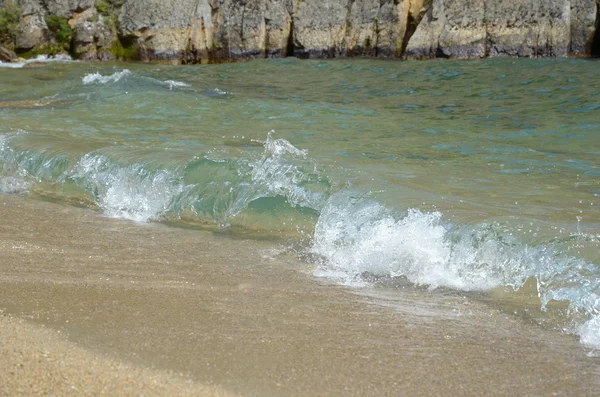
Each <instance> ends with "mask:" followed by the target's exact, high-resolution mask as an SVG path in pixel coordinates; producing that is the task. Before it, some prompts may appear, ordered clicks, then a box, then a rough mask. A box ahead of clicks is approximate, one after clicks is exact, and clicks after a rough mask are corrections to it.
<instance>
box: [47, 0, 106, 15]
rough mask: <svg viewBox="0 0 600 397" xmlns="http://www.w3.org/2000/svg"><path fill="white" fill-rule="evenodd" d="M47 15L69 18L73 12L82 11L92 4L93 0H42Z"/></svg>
mask: <svg viewBox="0 0 600 397" xmlns="http://www.w3.org/2000/svg"><path fill="white" fill-rule="evenodd" d="M42 1H43V3H44V5H45V8H46V10H48V14H49V15H57V16H61V17H65V18H70V17H71V15H72V14H73V13H74V12H82V11H84V10H87V9H89V8H91V7H92V6H93V5H94V0H42Z"/></svg>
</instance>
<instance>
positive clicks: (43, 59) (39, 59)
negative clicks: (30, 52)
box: [0, 54, 76, 69]
mask: <svg viewBox="0 0 600 397" xmlns="http://www.w3.org/2000/svg"><path fill="white" fill-rule="evenodd" d="M49 62H76V61H74V60H73V58H71V57H70V56H69V55H66V54H57V55H54V56H52V55H38V56H36V57H35V58H31V59H27V60H26V61H23V62H1V61H0V68H9V69H20V68H23V67H25V66H26V65H29V64H33V63H49Z"/></svg>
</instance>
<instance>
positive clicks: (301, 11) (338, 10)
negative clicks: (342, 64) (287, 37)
mask: <svg viewBox="0 0 600 397" xmlns="http://www.w3.org/2000/svg"><path fill="white" fill-rule="evenodd" d="M348 6H349V0H328V1H322V0H303V1H301V2H299V3H298V7H297V9H296V12H295V13H294V32H293V39H294V55H295V56H298V57H301V58H326V57H333V56H340V55H342V51H343V43H344V38H345V33H346V17H347V15H348Z"/></svg>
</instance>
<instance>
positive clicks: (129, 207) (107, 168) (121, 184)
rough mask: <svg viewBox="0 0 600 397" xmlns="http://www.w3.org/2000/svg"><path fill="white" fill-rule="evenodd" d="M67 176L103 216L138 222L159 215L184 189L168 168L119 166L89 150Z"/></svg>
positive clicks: (136, 165)
mask: <svg viewBox="0 0 600 397" xmlns="http://www.w3.org/2000/svg"><path fill="white" fill-rule="evenodd" d="M70 178H71V179H73V180H74V181H75V182H76V183H77V184H78V185H79V186H81V187H83V188H84V189H86V190H87V191H88V192H90V194H91V195H92V197H93V198H94V200H95V201H96V203H97V204H98V206H99V207H100V208H102V210H103V211H104V213H105V214H106V215H108V216H110V217H114V218H124V219H130V220H134V221H138V222H146V221H149V220H155V219H158V218H160V216H161V215H162V214H164V213H165V212H167V211H168V210H169V207H170V205H171V203H172V202H173V200H174V199H175V197H176V196H177V195H179V194H180V193H181V192H182V191H183V186H182V185H181V183H180V182H178V181H177V179H176V178H175V177H174V175H173V174H172V173H171V172H169V171H167V170H159V171H155V172H148V171H146V170H145V169H144V166H143V165H142V164H133V165H129V166H119V165H117V164H113V163H112V162H111V161H110V160H109V159H108V158H107V157H105V156H102V155H95V154H92V153H90V154H87V155H85V156H84V157H82V158H81V160H80V161H79V163H78V164H77V166H76V167H75V168H74V170H73V171H72V172H71V175H70Z"/></svg>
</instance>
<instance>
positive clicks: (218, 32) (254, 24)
mask: <svg viewBox="0 0 600 397" xmlns="http://www.w3.org/2000/svg"><path fill="white" fill-rule="evenodd" d="M288 7H291V0H283V1H274V0H247V1H243V2H240V1H236V0H221V1H218V0H212V1H209V0H199V1H198V0H175V1H173V2H164V1H155V0H130V1H127V2H126V3H125V4H124V6H123V9H122V12H121V15H120V16H119V29H120V34H121V36H123V37H125V38H128V40H126V41H131V42H132V43H134V44H135V45H136V46H137V47H139V54H140V57H141V59H143V60H156V59H182V60H183V61H184V62H198V61H200V60H206V59H213V60H219V59H225V60H229V59H230V60H234V59H245V58H255V57H266V56H282V55H285V54H286V47H287V42H288V36H289V31H290V27H291V17H290V15H289V12H288Z"/></svg>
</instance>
